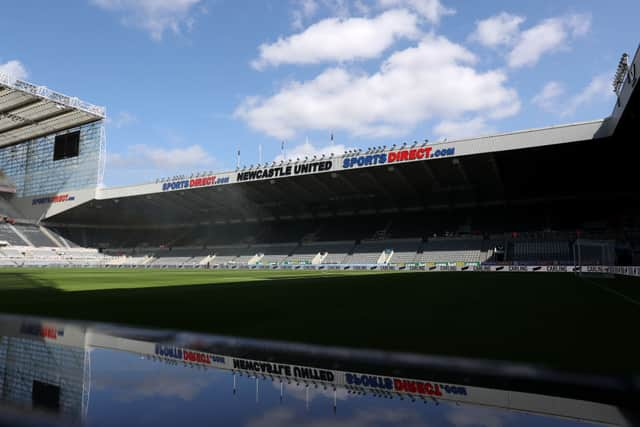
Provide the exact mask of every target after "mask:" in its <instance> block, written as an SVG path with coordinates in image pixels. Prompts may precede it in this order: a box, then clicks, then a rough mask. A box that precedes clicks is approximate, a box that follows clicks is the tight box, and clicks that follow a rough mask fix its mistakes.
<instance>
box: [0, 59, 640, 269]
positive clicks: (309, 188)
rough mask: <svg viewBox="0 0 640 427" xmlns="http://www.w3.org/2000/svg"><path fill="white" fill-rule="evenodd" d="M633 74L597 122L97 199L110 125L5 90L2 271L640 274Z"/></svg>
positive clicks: (112, 192)
mask: <svg viewBox="0 0 640 427" xmlns="http://www.w3.org/2000/svg"><path fill="white" fill-rule="evenodd" d="M638 67H640V55H638V54H636V55H635V57H634V59H633V61H632V62H631V63H630V64H629V65H628V66H624V67H622V73H621V74H620V76H619V77H620V79H619V80H620V82H622V83H619V84H618V85H617V86H616V91H617V94H618V100H617V102H616V105H615V107H614V110H613V112H612V115H611V116H610V117H608V118H606V119H604V120H596V121H591V122H585V123H576V124H570V125H563V126H553V127H549V128H543V129H534V130H528V131H521V132H513V133H507V134H500V135H492V136H487V137H481V138H473V139H467V140H460V141H449V142H440V143H435V144H431V143H427V142H417V141H416V142H413V143H409V144H398V145H395V144H394V145H393V146H391V147H389V146H384V147H374V148H370V149H369V150H364V151H363V150H358V151H357V152H348V153H335V155H332V156H323V157H320V158H312V159H289V160H287V161H283V162H279V163H275V162H271V163H267V164H261V165H257V166H255V165H254V166H251V167H243V168H238V169H237V170H236V171H230V172H223V173H213V172H205V173H197V174H193V175H192V176H189V177H173V178H170V179H161V180H157V181H156V182H151V183H147V184H141V185H133V186H127V187H120V188H106V189H103V188H99V187H98V184H99V183H100V179H101V174H102V166H103V160H104V131H103V125H102V123H103V119H104V110H103V109H101V108H98V107H94V106H91V105H89V104H86V103H83V102H81V101H79V100H77V99H76V98H69V97H66V96H63V95H60V94H57V93H55V92H52V91H50V90H48V89H46V88H41V87H36V86H33V85H30V84H28V83H25V82H22V81H15V80H11V79H10V78H8V77H6V76H4V77H2V79H1V80H0V170H2V172H3V173H4V174H5V175H6V178H5V179H4V181H5V184H4V188H5V191H6V187H11V188H13V187H15V193H13V192H10V193H4V196H2V197H0V215H1V216H3V217H11V218H16V217H17V218H18V221H17V222H16V223H14V224H9V223H0V246H2V247H0V266H1V265H42V264H48V265H52V264H59V265H69V264H85V265H91V264H93V265H105V264H106V265H111V266H145V267H215V266H225V267H237V266H252V267H257V268H260V267H262V268H264V267H269V266H280V267H287V266H288V267H291V266H315V267H318V268H319V267H324V268H333V267H335V266H336V265H351V266H356V265H366V266H373V265H378V266H390V267H393V266H406V267H409V268H412V267H416V266H418V267H419V268H427V269H428V268H456V269H458V268H463V267H472V266H478V265H479V264H482V263H484V264H502V263H508V264H520V265H522V264H535V265H550V264H551V265H555V264H560V265H614V264H615V265H636V264H637V263H638V259H639V258H640V215H638V203H639V202H640V199H639V198H638V194H639V193H638V191H637V188H636V184H635V159H636V157H637V155H638V150H639V149H638V146H637V144H635V143H633V137H634V136H635V135H637V130H638V129H637V123H638V120H637V116H638V111H639V103H640V101H639V99H640V94H638V90H637V89H636V83H637V72H636V69H637V68H638ZM9 181H10V182H11V183H12V184H11V185H8V184H6V182H9ZM0 185H2V184H1V183H0ZM5 222H6V221H5ZM45 226H46V227H45ZM63 236H64V237H63ZM78 245H80V246H83V247H91V248H103V249H105V251H104V252H105V253H106V254H108V255H109V256H105V255H103V254H98V253H96V251H95V250H88V249H82V248H78V247H77V246H78ZM43 247H46V248H47V249H46V250H42V248H43Z"/></svg>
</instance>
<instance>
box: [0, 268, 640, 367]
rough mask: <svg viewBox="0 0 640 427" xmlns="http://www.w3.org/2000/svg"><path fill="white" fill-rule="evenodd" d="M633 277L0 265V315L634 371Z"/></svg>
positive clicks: (639, 316)
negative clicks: (108, 268)
mask: <svg viewBox="0 0 640 427" xmlns="http://www.w3.org/2000/svg"><path fill="white" fill-rule="evenodd" d="M639 301H640V280H638V279H631V278H616V279H593V278H589V279H582V278H579V277H577V276H575V275H572V274H563V273H553V274H546V273H540V274H531V273H529V274H527V273H524V274H523V273H449V272H448V273H411V272H400V273H392V272H384V273H371V272H342V271H335V272H327V271H251V270H212V271H199V270H98V269H77V270H70V269H34V270H28V269H0V312H6V313H20V314H33V315H44V316H53V317H60V318H69V319H82V320H95V321H105V322H119V323H126V324H130V325H139V326H149V327H160V328H171V329H183V330H192V331H200V332H209V333H215V334H225V335H235V336H246V337H256V338H266V339H276V340H286V341H298V342H309V343H315V344H326V345H339V346H348V347H364V348H378V349H385V350H398V351H409V352H421V353H428V354H445V355H454V356H464V357H479V358H487V359H503V360H512V361H520V362H527V363H535V364H544V365H547V366H551V367H558V368H569V369H578V370H584V371H591V372H594V371H599V372H627V373H628V372H634V373H640V344H639V343H638V339H637V336H638V327H639V326H640V302H639Z"/></svg>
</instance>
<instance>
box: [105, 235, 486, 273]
mask: <svg viewBox="0 0 640 427" xmlns="http://www.w3.org/2000/svg"><path fill="white" fill-rule="evenodd" d="M105 253H107V254H109V255H111V256H113V257H116V258H118V257H124V258H123V259H127V258H131V259H135V260H136V264H137V265H140V263H142V264H143V265H146V266H150V267H184V266H189V267H193V266H206V265H221V264H236V265H256V264H262V265H271V264H325V265H327V264H409V263H445V262H446V263H453V262H469V263H477V262H483V261H485V260H486V259H487V258H488V257H489V256H490V255H489V254H488V251H486V250H484V251H483V250H482V239H480V238H475V239H442V240H441V239H434V240H429V241H427V242H424V243H423V242H422V239H395V240H394V239H388V240H370V241H362V242H360V243H359V244H356V242H352V241H335V242H309V243H302V244H297V243H281V244H273V245H253V246H249V245H231V246H219V247H211V248H137V249H110V250H107V251H105Z"/></svg>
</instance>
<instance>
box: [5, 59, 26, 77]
mask: <svg viewBox="0 0 640 427" xmlns="http://www.w3.org/2000/svg"><path fill="white" fill-rule="evenodd" d="M0 73H3V74H7V75H9V76H11V77H13V78H16V79H19V80H24V79H26V78H27V76H28V75H29V73H28V72H27V69H26V68H25V66H24V65H23V64H22V62H20V61H17V60H15V59H14V60H11V61H8V62H5V63H4V64H0Z"/></svg>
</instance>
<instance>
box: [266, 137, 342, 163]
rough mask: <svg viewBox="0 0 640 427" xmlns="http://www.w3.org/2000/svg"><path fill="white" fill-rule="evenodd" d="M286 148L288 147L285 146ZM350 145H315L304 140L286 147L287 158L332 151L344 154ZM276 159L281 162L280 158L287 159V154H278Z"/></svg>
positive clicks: (318, 154)
mask: <svg viewBox="0 0 640 427" xmlns="http://www.w3.org/2000/svg"><path fill="white" fill-rule="evenodd" d="M285 148H286V147H285ZM350 149H351V148H350V147H347V146H345V145H343V144H329V145H325V146H315V145H313V144H312V143H310V142H309V141H307V142H304V143H302V144H299V145H296V146H294V147H291V148H286V152H285V154H286V158H287V159H294V160H295V159H297V158H301V159H304V158H305V156H308V157H310V158H311V157H313V156H318V157H320V156H322V155H323V154H324V155H326V156H329V155H330V154H331V153H333V154H342V153H343V152H345V151H346V150H350ZM274 160H275V161H277V162H279V161H280V160H285V156H283V155H282V154H278V155H277V156H276V158H275V159H274Z"/></svg>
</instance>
